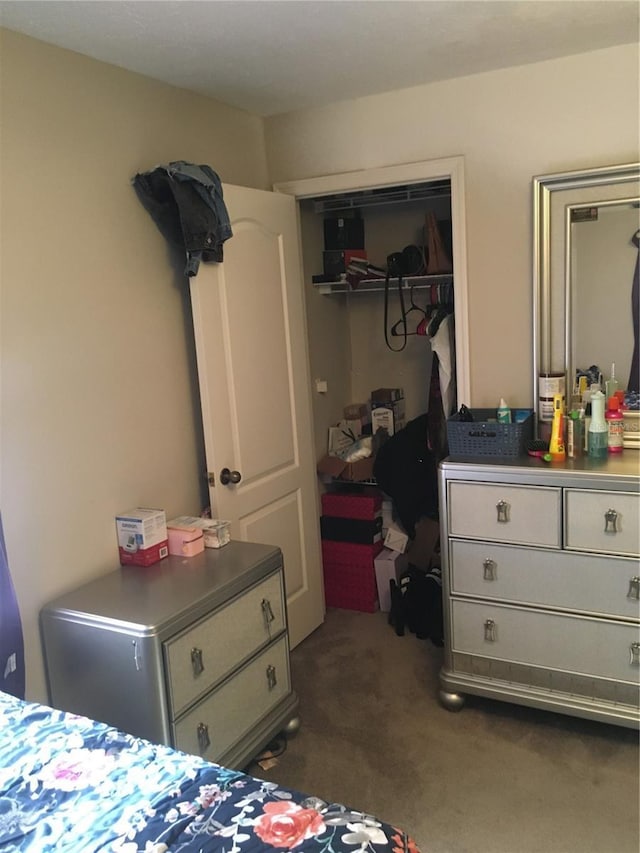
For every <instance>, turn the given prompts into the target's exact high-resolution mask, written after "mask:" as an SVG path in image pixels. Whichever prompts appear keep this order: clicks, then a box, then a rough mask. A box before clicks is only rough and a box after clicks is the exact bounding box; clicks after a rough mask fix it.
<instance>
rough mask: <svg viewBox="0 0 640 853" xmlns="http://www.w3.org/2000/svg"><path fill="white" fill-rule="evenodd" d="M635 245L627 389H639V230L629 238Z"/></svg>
mask: <svg viewBox="0 0 640 853" xmlns="http://www.w3.org/2000/svg"><path fill="white" fill-rule="evenodd" d="M631 242H632V243H633V244H634V246H635V247H636V249H637V250H638V251H637V257H636V267H635V272H634V273H633V284H632V286H631V316H632V318H633V355H632V356H631V370H630V371H629V381H628V382H627V390H628V391H640V328H639V326H640V294H639V293H638V291H639V290H640V230H638V231H636V233H635V234H634V235H633V237H632V238H631Z"/></svg>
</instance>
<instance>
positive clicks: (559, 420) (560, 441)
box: [549, 394, 567, 462]
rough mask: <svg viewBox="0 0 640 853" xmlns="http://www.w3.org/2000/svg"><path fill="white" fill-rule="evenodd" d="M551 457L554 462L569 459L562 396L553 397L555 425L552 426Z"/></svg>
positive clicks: (555, 395)
mask: <svg viewBox="0 0 640 853" xmlns="http://www.w3.org/2000/svg"><path fill="white" fill-rule="evenodd" d="M549 456H550V457H551V461H552V462H564V460H565V459H566V458H567V451H566V449H565V444H564V398H563V396H562V394H554V395H553V423H552V424H551V440H550V442H549Z"/></svg>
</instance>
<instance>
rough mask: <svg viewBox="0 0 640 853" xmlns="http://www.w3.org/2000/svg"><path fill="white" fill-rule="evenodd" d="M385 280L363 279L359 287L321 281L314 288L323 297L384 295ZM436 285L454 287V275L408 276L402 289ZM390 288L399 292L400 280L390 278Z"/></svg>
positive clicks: (345, 283) (347, 283) (314, 283)
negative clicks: (348, 294)
mask: <svg viewBox="0 0 640 853" xmlns="http://www.w3.org/2000/svg"><path fill="white" fill-rule="evenodd" d="M384 283H385V280H384V279H383V278H370V279H369V278H364V279H361V281H360V283H359V284H358V286H357V287H351V285H350V284H349V282H347V281H321V282H313V286H314V288H315V289H316V290H317V291H318V292H319V293H321V294H323V295H331V294H333V293H353V294H356V295H357V294H359V293H384ZM434 284H440V285H443V284H445V285H446V284H449V285H453V275H451V273H445V274H442V275H415V276H407V277H406V278H403V279H402V289H403V290H406V291H407V292H408V291H409V290H411V289H412V288H413V289H414V290H426V289H427V288H429V287H431V285H434ZM389 287H390V288H394V289H395V291H396V292H397V290H398V279H397V278H390V279H389Z"/></svg>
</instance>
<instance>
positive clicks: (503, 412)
mask: <svg viewBox="0 0 640 853" xmlns="http://www.w3.org/2000/svg"><path fill="white" fill-rule="evenodd" d="M496 414H497V418H498V423H499V424H510V423H511V409H510V408H509V406H507V404H506V403H505V401H504V397H501V398H500V405H499V406H498V410H497V412H496Z"/></svg>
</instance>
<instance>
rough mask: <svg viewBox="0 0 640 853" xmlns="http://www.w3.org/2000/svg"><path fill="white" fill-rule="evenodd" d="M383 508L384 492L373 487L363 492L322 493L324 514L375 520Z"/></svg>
mask: <svg viewBox="0 0 640 853" xmlns="http://www.w3.org/2000/svg"><path fill="white" fill-rule="evenodd" d="M381 509H382V492H379V491H378V490H377V489H371V490H369V491H367V492H363V493H362V494H353V493H349V492H344V493H340V492H326V493H325V494H324V495H322V514H323V515H333V516H336V517H338V518H359V519H361V520H362V521H373V520H374V519H375V517H376V515H378V514H379V513H380V510H381Z"/></svg>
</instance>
